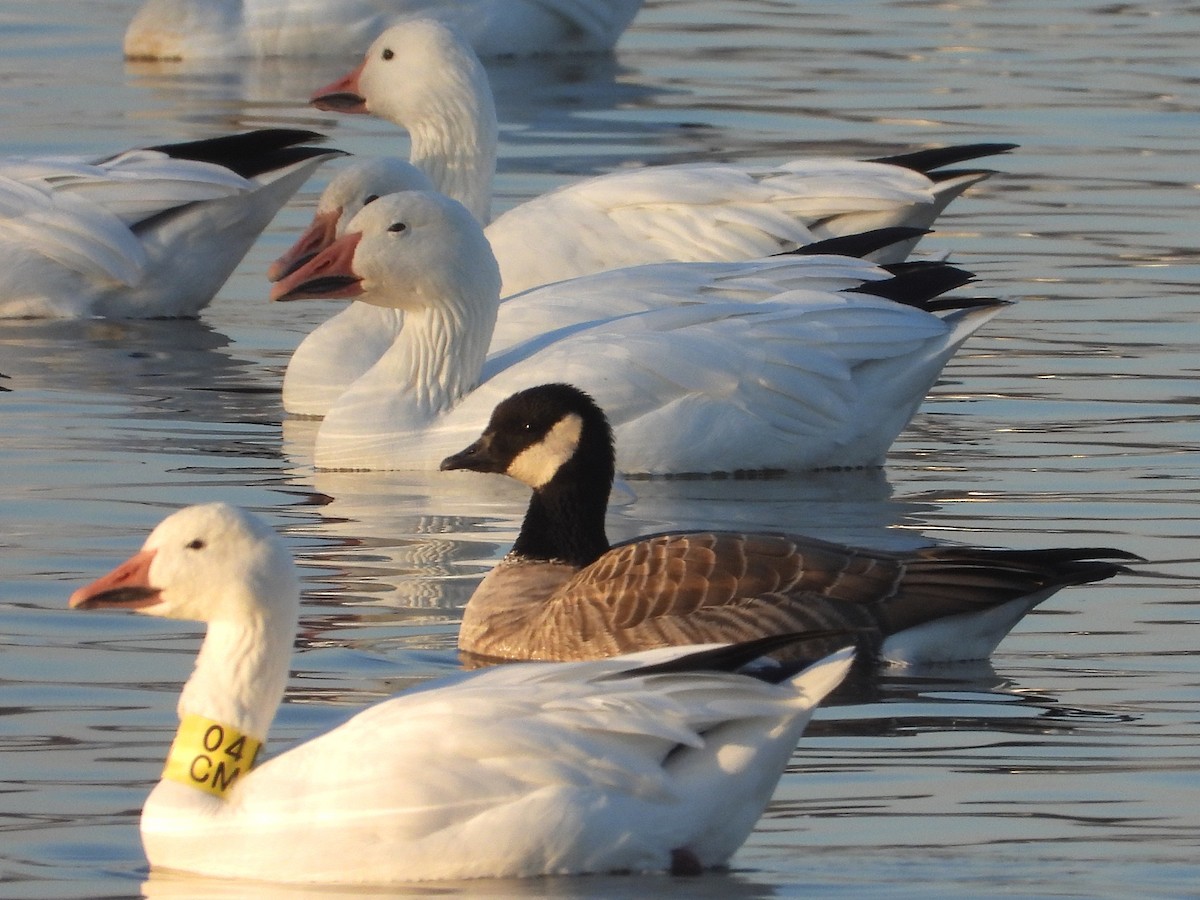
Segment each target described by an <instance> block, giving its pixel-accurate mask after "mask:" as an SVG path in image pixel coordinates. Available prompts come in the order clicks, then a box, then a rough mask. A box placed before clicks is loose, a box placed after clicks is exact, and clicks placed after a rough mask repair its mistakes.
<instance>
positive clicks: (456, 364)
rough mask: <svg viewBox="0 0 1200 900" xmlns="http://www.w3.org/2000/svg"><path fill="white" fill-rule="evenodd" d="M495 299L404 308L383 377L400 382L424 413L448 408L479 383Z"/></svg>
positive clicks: (493, 321)
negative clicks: (390, 367) (485, 302)
mask: <svg viewBox="0 0 1200 900" xmlns="http://www.w3.org/2000/svg"><path fill="white" fill-rule="evenodd" d="M497 304H498V301H497V300H493V301H492V302H491V303H490V304H488V305H469V304H453V305H451V306H447V307H443V308H438V309H431V308H424V309H417V310H411V311H408V310H406V312H405V319H404V330H403V331H402V332H401V333H400V337H399V338H398V339H397V341H396V343H395V344H393V346H392V349H391V351H390V352H389V353H388V354H387V358H388V360H389V361H390V363H391V364H392V365H393V366H394V370H393V371H391V372H389V373H387V378H388V380H389V381H390V382H391V383H392V384H393V385H395V384H399V385H403V388H404V393H405V394H406V396H407V397H408V399H409V401H410V402H411V403H412V404H414V405H415V406H416V408H417V409H418V410H419V412H420V416H421V417H422V418H432V417H434V416H436V415H438V414H440V413H442V412H445V411H446V410H448V409H450V408H451V407H453V406H454V404H456V403H457V402H458V401H459V400H460V399H461V398H462V397H463V396H465V395H466V394H467V393H468V392H470V391H471V390H472V389H473V388H474V387H475V385H477V384H478V383H479V377H480V373H481V372H482V370H483V363H484V361H485V359H486V358H487V350H488V345H489V344H490V343H491V340H492V332H493V331H494V329H495V327H496V313H497Z"/></svg>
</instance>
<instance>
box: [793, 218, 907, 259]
mask: <svg viewBox="0 0 1200 900" xmlns="http://www.w3.org/2000/svg"><path fill="white" fill-rule="evenodd" d="M927 234H929V229H928V228H911V227H908V226H904V225H893V226H891V227H889V228H873V229H871V230H870V231H862V232H859V233H858V234H842V235H838V236H836V237H830V238H824V239H823V240H819V241H813V242H812V243H811V244H806V245H804V246H803V247H797V248H796V249H795V250H790V251H788V253H786V254H779V255H780V256H785V255H788V254H791V255H793V256H817V255H819V254H825V253H828V254H831V255H834V256H853V257H855V258H857V259H863V258H864V257H866V256H867V255H868V254H871V253H874V252H876V251H877V250H882V249H883V248H885V247H891V246H892V245H893V244H899V243H902V242H904V241H916V240H919V239H920V238H922V237H924V236H925V235H927Z"/></svg>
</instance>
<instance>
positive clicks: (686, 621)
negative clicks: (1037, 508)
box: [441, 384, 1138, 665]
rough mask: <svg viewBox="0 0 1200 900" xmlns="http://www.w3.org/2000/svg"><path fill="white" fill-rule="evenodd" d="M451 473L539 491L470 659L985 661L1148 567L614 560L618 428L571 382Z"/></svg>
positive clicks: (796, 547) (825, 552)
mask: <svg viewBox="0 0 1200 900" xmlns="http://www.w3.org/2000/svg"><path fill="white" fill-rule="evenodd" d="M441 468H442V469H445V470H450V469H465V470H471V471H475V472H495V473H504V474H507V475H509V476H511V477H513V478H515V479H517V480H518V481H521V482H523V483H524V484H526V485H528V486H529V487H531V488H532V489H533V495H532V497H531V498H530V501H529V509H528V511H527V512H526V514H525V520H524V522H523V523H522V525H521V531H520V534H519V535H518V537H517V540H516V543H515V544H514V545H513V548H512V550H511V551H510V552H509V553H508V555H506V556H505V557H504V559H503V560H502V561H501V562H500V563H499V564H498V565H497V566H496V567H495V568H494V569H492V571H491V572H489V573H488V575H487V576H486V577H485V578H484V580H483V582H482V583H481V584H480V585H479V587H478V589H477V590H476V591H475V593H474V595H473V596H472V597H471V599H470V601H469V602H468V604H467V608H466V611H465V612H464V614H463V622H462V627H461V629H460V631H459V638H458V646H459V648H460V649H461V650H463V651H465V652H467V653H470V654H473V655H476V656H482V657H489V658H492V659H497V658H500V659H559V660H562V659H595V658H600V657H604V656H611V655H613V654H616V653H628V652H631V651H635V650H645V649H649V648H652V647H662V646H671V645H679V644H690V643H699V642H705V641H745V640H752V639H755V638H760V637H764V636H767V635H771V634H783V633H790V632H795V631H812V630H815V629H841V630H843V631H854V632H856V633H857V635H858V636H859V643H860V650H859V658H860V659H863V660H868V659H878V660H881V661H885V662H888V663H891V664H905V665H907V664H914V663H928V662H955V661H961V660H973V659H986V658H987V657H988V656H990V655H991V653H992V651H993V650H994V649H995V648H996V645H997V644H999V643H1000V641H1001V640H1002V639H1003V638H1004V636H1005V635H1007V634H1008V632H1009V631H1010V630H1011V629H1012V628H1013V626H1014V625H1016V623H1017V622H1018V621H1020V619H1021V618H1022V617H1023V616H1024V615H1025V614H1026V613H1027V612H1029V611H1030V610H1031V609H1033V608H1034V607H1035V606H1037V605H1038V604H1039V603H1041V602H1042V601H1044V600H1045V599H1046V598H1048V597H1049V596H1051V595H1052V594H1054V593H1055V592H1056V591H1058V590H1059V589H1061V588H1063V587H1065V586H1067V585H1076V584H1088V583H1090V582H1093V581H1101V580H1103V579H1106V578H1111V577H1112V576H1114V575H1116V574H1117V573H1119V572H1124V571H1127V570H1126V569H1125V567H1124V566H1123V565H1121V564H1119V563H1117V562H1112V561H1111V560H1126V561H1127V560H1135V559H1138V557H1136V556H1133V555H1132V554H1129V553H1125V552H1123V551H1121V550H1113V549H1110V548H1094V547H1087V548H1060V549H1049V550H993V549H984V548H976V547H953V546H945V547H927V548H922V549H919V550H915V551H910V552H903V553H897V552H889V551H883V550H874V549H870V548H865V547H848V546H845V545H841V544H833V543H830V542H828V541H822V540H819V539H816V538H810V537H805V536H802V535H795V534H774V533H770V534H764V533H759V534H754V533H749V534H747V533H743V532H731V531H710V532H682V533H681V532H673V533H665V534H656V535H648V536H644V537H639V538H634V539H632V540H629V541H625V542H622V543H621V544H618V545H617V546H615V547H613V546H610V545H609V543H608V537H607V536H606V534H605V528H604V518H605V512H606V508H607V505H608V497H609V492H610V489H611V487H612V483H613V476H614V468H613V434H612V430H611V428H610V427H609V424H608V421H607V419H606V417H605V415H604V413H603V411H602V410H601V409H600V408H599V407H598V406H597V405H596V403H595V402H594V401H593V400H592V399H591V398H590V397H589V396H587V394H585V393H584V392H583V391H580V390H579V389H577V388H575V387H573V386H571V385H566V384H545V385H539V386H537V387H533V388H527V389H526V390H523V391H519V392H518V393H516V394H514V395H513V396H511V397H509V398H507V399H505V400H504V401H503V402H501V403H500V404H499V405H498V406H497V407H496V409H495V411H494V412H493V413H492V416H491V419H490V420H489V421H488V425H487V428H486V429H485V430H484V432H483V435H482V436H481V437H480V438H479V439H478V440H477V441H475V442H474V443H473V444H471V445H470V446H469V447H467V448H466V449H465V450H462V451H461V452H459V453H456V454H455V455H453V456H451V457H448V458H447V459H445V460H444V461H443V462H442V465H441ZM795 649H796V650H800V649H801V648H800V647H797V648H795ZM802 650H803V652H806V653H812V652H814V651H816V650H818V648H817V647H816V646H814V645H811V644H805V645H804V646H803V648H802Z"/></svg>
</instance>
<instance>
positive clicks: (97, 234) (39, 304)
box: [0, 129, 343, 318]
mask: <svg viewBox="0 0 1200 900" xmlns="http://www.w3.org/2000/svg"><path fill="white" fill-rule="evenodd" d="M321 137H322V136H321V135H319V134H316V133H315V132H311V131H297V130H292V129H263V130H259V131H253V132H249V133H246V134H238V135H230V136H226V137H219V138H211V139H207V140H201V141H191V142H188V143H181V144H165V145H161V146H157V147H146V148H142V149H137V150H129V151H126V152H124V153H119V154H117V155H115V156H111V157H107V158H105V159H100V160H93V161H81V160H71V159H62V158H10V159H7V160H4V161H0V318H16V317H24V318H35V317H36V318H48V317H59V318H72V317H84V316H108V317H115V318H180V317H194V316H196V315H197V314H198V313H199V312H200V310H201V309H203V308H204V307H205V306H206V305H207V304H208V303H209V301H210V300H212V298H213V296H214V295H215V294H216V293H217V291H218V290H220V288H221V286H222V285H223V284H224V283H225V280H226V279H227V278H228V277H229V275H230V273H231V272H232V271H233V270H234V269H235V268H236V267H237V265H238V263H239V262H241V260H242V258H243V257H244V256H245V255H246V253H247V252H248V251H249V249H250V247H251V245H252V244H253V243H254V241H255V239H256V238H257V237H258V236H259V234H260V233H261V232H262V230H263V229H264V228H266V227H267V225H268V224H269V223H270V221H271V219H272V218H274V216H275V214H276V213H277V212H278V211H279V209H280V207H282V206H283V204H284V203H286V202H287V200H288V199H289V198H290V197H291V196H292V195H293V194H294V193H295V192H296V191H297V190H298V189H299V188H300V186H301V185H302V184H303V183H304V182H305V181H306V180H307V179H308V177H309V175H311V174H312V172H313V170H314V169H316V167H317V166H319V165H320V164H321V163H322V162H324V161H325V160H327V159H330V158H332V157H334V156H341V155H343V154H342V152H341V151H340V150H333V149H330V148H321V147H310V146H304V142H306V141H311V140H314V139H320V138H321Z"/></svg>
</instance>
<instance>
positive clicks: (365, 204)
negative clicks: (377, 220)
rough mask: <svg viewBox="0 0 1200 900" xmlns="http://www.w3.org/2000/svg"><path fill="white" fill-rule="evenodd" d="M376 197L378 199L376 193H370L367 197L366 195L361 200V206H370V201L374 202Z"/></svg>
mask: <svg viewBox="0 0 1200 900" xmlns="http://www.w3.org/2000/svg"><path fill="white" fill-rule="evenodd" d="M378 199H379V195H378V194H371V195H370V196H369V197H367V199H365V200H363V206H370V205H371V204H372V203H374V202H375V201H376V200H378Z"/></svg>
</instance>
